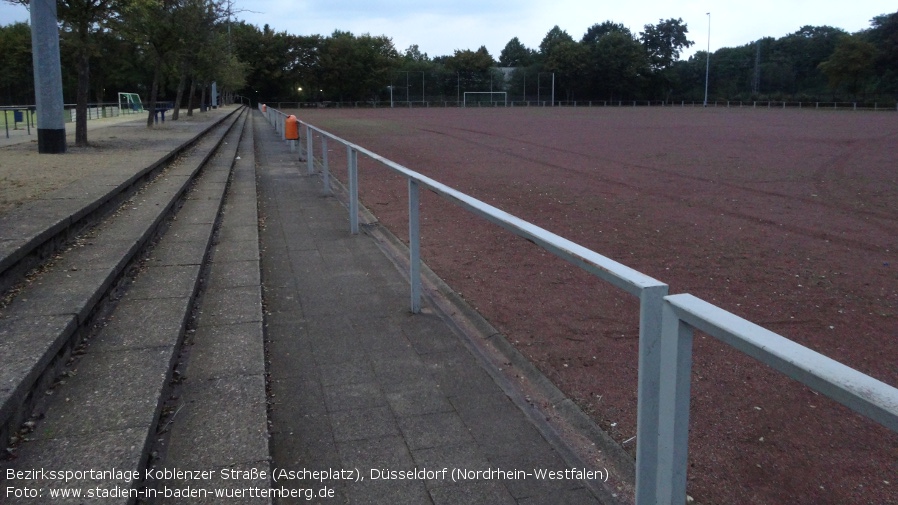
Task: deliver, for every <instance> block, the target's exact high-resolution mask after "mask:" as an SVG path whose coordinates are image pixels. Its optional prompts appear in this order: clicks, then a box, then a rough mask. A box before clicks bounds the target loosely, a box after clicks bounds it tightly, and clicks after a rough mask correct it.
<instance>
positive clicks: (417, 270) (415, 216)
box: [408, 179, 421, 314]
mask: <svg viewBox="0 0 898 505" xmlns="http://www.w3.org/2000/svg"><path fill="white" fill-rule="evenodd" d="M420 223H421V217H420V192H419V191H418V181H415V180H414V179H409V180H408V251H409V259H408V261H409V283H410V284H411V298H412V299H411V311H412V313H414V314H417V313H419V312H421V227H420Z"/></svg>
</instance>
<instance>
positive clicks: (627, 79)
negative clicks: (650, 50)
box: [590, 30, 650, 100]
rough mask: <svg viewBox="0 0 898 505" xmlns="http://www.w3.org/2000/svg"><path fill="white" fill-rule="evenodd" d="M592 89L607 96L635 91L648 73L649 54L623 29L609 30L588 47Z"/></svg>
mask: <svg viewBox="0 0 898 505" xmlns="http://www.w3.org/2000/svg"><path fill="white" fill-rule="evenodd" d="M590 50H591V57H590V60H591V69H590V74H591V81H592V83H593V91H594V92H595V93H597V94H598V95H599V96H602V97H606V98H608V99H609V100H613V99H614V98H618V99H621V98H624V97H628V96H629V97H632V96H635V95H637V94H638V93H639V92H640V91H641V89H642V88H643V87H644V85H645V80H646V77H647V76H648V75H649V73H650V70H649V62H648V57H647V55H646V53H645V50H644V49H643V47H642V45H641V44H640V43H639V41H637V40H636V39H634V38H633V36H632V35H630V33H629V32H625V31H618V30H614V31H609V32H606V33H605V34H604V35H602V36H601V37H600V38H599V39H598V40H597V41H595V42H594V43H593V44H592V45H591V47H590Z"/></svg>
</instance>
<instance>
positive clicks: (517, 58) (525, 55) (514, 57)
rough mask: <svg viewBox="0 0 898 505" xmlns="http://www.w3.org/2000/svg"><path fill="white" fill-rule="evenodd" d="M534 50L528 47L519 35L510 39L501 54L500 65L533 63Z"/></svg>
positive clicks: (526, 64)
mask: <svg viewBox="0 0 898 505" xmlns="http://www.w3.org/2000/svg"><path fill="white" fill-rule="evenodd" d="M533 60H534V52H533V50H532V49H527V47H526V46H524V44H522V43H521V41H520V39H518V38H517V37H515V38H513V39H511V40H509V41H508V44H505V48H504V49H502V52H501V53H500V54H499V66H500V67H527V66H530V65H531V64H532V63H533Z"/></svg>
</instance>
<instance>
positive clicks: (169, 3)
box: [0, 0, 898, 106]
mask: <svg viewBox="0 0 898 505" xmlns="http://www.w3.org/2000/svg"><path fill="white" fill-rule="evenodd" d="M5 1H11V0H5ZM15 1H17V2H19V3H27V0H15ZM57 3H58V5H59V11H60V12H59V15H60V26H61V51H62V52H63V55H62V61H63V65H64V68H63V76H64V80H65V83H64V87H65V91H64V96H65V99H66V101H67V102H72V101H77V102H79V103H81V102H84V103H86V102H87V101H88V100H90V101H114V100H115V98H116V93H117V92H118V91H131V92H138V93H140V94H141V96H143V97H145V99H148V100H153V99H155V98H154V97H155V96H157V95H158V96H159V97H160V99H165V100H176V101H178V103H181V104H182V106H184V105H187V104H188V103H191V102H193V103H196V102H200V103H205V101H206V99H205V98H204V97H203V92H204V91H205V90H208V89H209V84H210V83H211V82H212V81H216V82H217V83H218V86H219V89H222V88H224V89H225V90H230V91H231V92H234V93H239V94H241V95H244V96H248V97H250V98H251V99H252V100H253V101H254V102H256V101H271V102H275V101H344V102H345V101H381V102H383V101H387V100H390V97H391V96H392V97H393V99H394V100H397V101H402V102H404V101H407V100H408V101H421V100H428V101H435V100H446V101H450V102H454V101H455V100H457V99H459V98H460V97H461V95H462V93H464V92H465V91H506V92H508V94H509V99H512V100H522V99H526V100H531V101H533V100H537V99H540V100H548V99H549V97H550V94H551V92H552V91H553V90H554V96H555V99H556V100H559V101H575V100H576V101H587V100H594V101H595V100H610V101H615V100H701V99H702V97H703V94H704V85H705V63H706V59H707V57H708V55H707V53H706V52H704V51H699V52H697V53H695V54H694V55H693V56H691V57H690V58H688V59H685V60H683V59H680V55H681V54H682V52H683V50H684V49H687V48H688V47H690V46H691V45H692V44H693V42H692V41H691V40H689V38H688V35H689V32H688V27H687V25H686V24H685V23H684V22H683V21H682V20H681V19H667V20H659V21H658V23H656V24H647V25H645V26H644V28H643V30H642V31H640V32H639V33H632V32H631V31H630V30H629V29H627V28H626V27H625V26H623V25H622V24H620V23H615V22H613V21H605V22H603V23H596V24H594V25H592V26H590V27H589V28H588V29H587V31H586V33H584V34H583V35H582V36H581V37H580V38H579V39H575V38H574V37H573V36H571V35H570V34H569V33H567V32H566V31H564V30H562V29H560V28H559V27H557V26H556V27H553V28H552V29H551V30H549V32H548V33H547V34H546V35H545V37H544V38H543V39H542V41H541V42H540V44H539V47H537V48H528V47H526V46H525V45H524V44H522V43H521V41H520V39H518V38H517V37H515V38H513V39H511V40H510V41H509V42H508V44H506V46H505V48H504V49H503V50H502V51H501V53H500V54H499V55H498V58H494V57H493V55H491V54H490V53H489V51H487V49H486V48H485V47H480V48H478V49H476V50H471V49H459V50H456V51H454V53H453V54H451V55H441V56H435V57H431V56H429V55H427V54H426V53H422V52H421V51H420V49H419V47H418V46H417V45H412V46H411V47H409V48H407V49H405V50H404V51H399V50H397V49H396V48H395V47H394V45H393V42H392V40H391V39H390V38H389V37H387V36H383V35H380V36H375V35H370V34H361V35H355V34H352V33H349V32H343V31H336V32H334V33H332V34H330V35H329V36H322V35H293V34H288V33H286V32H276V31H273V30H272V29H271V28H270V27H268V26H267V25H266V26H264V27H262V28H259V27H257V26H254V25H251V24H247V23H245V22H242V21H233V22H232V21H231V18H232V16H231V15H232V14H233V13H232V12H231V10H230V3H229V2H227V0H108V1H104V0H58V1H57ZM30 46H31V39H30V28H29V27H28V25H27V24H24V23H17V24H11V25H8V26H3V27H0V59H2V61H0V65H2V68H3V69H4V71H3V72H0V103H2V104H23V103H31V102H33V100H34V98H33V97H34V89H33V82H32V79H33V77H32V75H31V72H32V70H31V57H30ZM710 69H711V70H710V79H709V80H710V86H709V88H710V98H711V99H712V100H752V99H754V100H764V99H774V100H802V101H814V100H818V101H834V100H863V99H877V98H878V99H880V100H895V98H896V96H898V12H896V13H894V14H884V15H881V16H877V17H876V18H874V19H873V20H872V21H871V26H870V28H868V29H866V30H863V31H861V32H858V33H854V34H850V33H847V32H845V31H844V30H841V29H839V28H833V27H829V26H805V27H802V28H801V29H799V30H798V31H796V32H795V33H792V34H789V35H786V36H784V37H781V38H778V39H774V38H763V39H760V40H757V41H754V42H752V43H750V44H746V45H744V46H741V47H735V48H722V49H719V50H717V51H715V52H714V53H712V54H711V55H710ZM154 90H155V91H154ZM197 95H199V96H197Z"/></svg>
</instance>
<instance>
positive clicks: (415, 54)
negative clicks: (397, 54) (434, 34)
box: [402, 44, 430, 63]
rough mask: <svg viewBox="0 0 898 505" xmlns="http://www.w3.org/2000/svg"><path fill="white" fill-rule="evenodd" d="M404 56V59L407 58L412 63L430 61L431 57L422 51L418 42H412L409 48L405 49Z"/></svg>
mask: <svg viewBox="0 0 898 505" xmlns="http://www.w3.org/2000/svg"><path fill="white" fill-rule="evenodd" d="M402 57H403V59H405V61H407V62H411V63H421V62H428V61H430V58H428V57H427V53H422V52H421V49H420V48H419V47H418V44H412V45H410V46H408V49H406V50H405V54H404V55H403V56H402Z"/></svg>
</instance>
